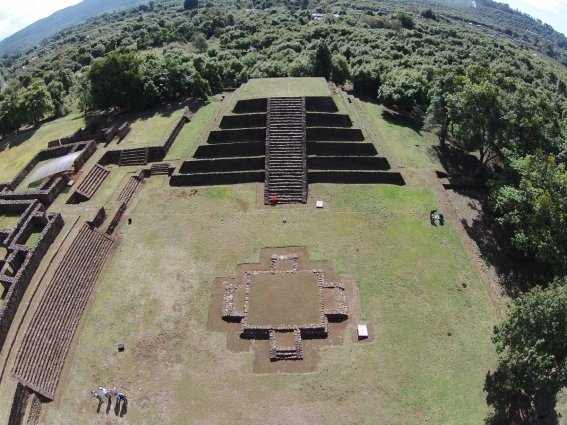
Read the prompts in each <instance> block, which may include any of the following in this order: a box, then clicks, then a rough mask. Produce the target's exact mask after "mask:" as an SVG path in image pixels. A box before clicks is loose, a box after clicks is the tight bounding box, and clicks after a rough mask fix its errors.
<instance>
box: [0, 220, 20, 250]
mask: <svg viewBox="0 0 567 425" xmlns="http://www.w3.org/2000/svg"><path fill="white" fill-rule="evenodd" d="M20 216H21V214H17V213H0V229H11V228H12V227H14V226H15V225H16V223H18V220H19V219H20ZM0 254H1V252H0Z"/></svg>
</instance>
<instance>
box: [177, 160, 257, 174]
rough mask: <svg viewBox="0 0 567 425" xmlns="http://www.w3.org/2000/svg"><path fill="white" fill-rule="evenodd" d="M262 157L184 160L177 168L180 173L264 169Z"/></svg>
mask: <svg viewBox="0 0 567 425" xmlns="http://www.w3.org/2000/svg"><path fill="white" fill-rule="evenodd" d="M264 166H265V159H264V158H263V157H251V158H227V159H222V158H221V159H201V160H198V161H195V160H193V161H185V162H183V164H182V165H181V167H180V168H179V172H180V173H183V174H185V173H219V172H227V171H253V170H261V171H264Z"/></svg>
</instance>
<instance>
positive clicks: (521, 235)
mask: <svg viewBox="0 0 567 425" xmlns="http://www.w3.org/2000/svg"><path fill="white" fill-rule="evenodd" d="M511 165H512V169H513V170H514V172H515V173H516V174H517V176H518V182H517V183H516V182H510V183H507V184H504V185H501V186H500V187H498V189H497V190H496V192H495V194H494V205H495V208H496V211H497V212H498V213H499V214H500V217H499V219H498V220H499V221H500V223H501V224H502V225H504V226H505V227H506V228H508V229H510V230H511V232H512V235H513V236H512V242H513V244H514V246H515V247H516V248H518V249H519V250H520V251H522V252H524V253H525V254H527V255H533V256H535V257H536V258H537V259H539V260H540V261H541V262H543V263H546V264H549V265H550V266H552V267H554V268H555V269H557V270H558V271H565V268H566V265H567V226H566V225H565V224H566V223H567V169H566V165H565V164H561V163H557V161H556V159H555V157H554V156H553V155H549V154H544V153H543V152H541V151H540V152H538V153H536V154H534V155H528V156H526V157H525V158H520V159H517V160H514V161H512V164H511Z"/></svg>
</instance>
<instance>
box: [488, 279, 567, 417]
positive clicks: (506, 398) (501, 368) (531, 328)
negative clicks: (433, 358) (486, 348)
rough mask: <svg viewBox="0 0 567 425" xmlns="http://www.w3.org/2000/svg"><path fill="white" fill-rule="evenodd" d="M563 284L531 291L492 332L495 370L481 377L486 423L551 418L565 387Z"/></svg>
mask: <svg viewBox="0 0 567 425" xmlns="http://www.w3.org/2000/svg"><path fill="white" fill-rule="evenodd" d="M565 335H567V281H566V280H565V279H563V280H558V281H556V282H555V283H554V284H552V285H551V286H550V287H549V288H548V289H542V288H535V289H533V290H531V291H530V292H528V293H526V294H524V295H523V296H521V297H520V298H519V299H517V300H516V301H515V302H514V304H513V306H512V309H511V310H510V314H509V315H508V317H507V319H506V320H505V321H504V322H503V323H502V324H500V325H498V326H496V327H495V329H494V337H493V341H494V343H495V344H496V351H497V352H498V354H499V362H498V370H497V372H495V373H494V374H492V375H490V374H489V375H488V376H487V381H486V385H485V390H486V391H487V392H488V401H489V403H490V404H492V405H493V406H494V407H495V408H496V412H495V415H494V416H493V417H492V418H491V420H490V421H489V422H491V423H498V424H500V423H501V424H513V423H523V424H532V423H533V424H535V423H540V422H539V421H538V419H537V418H538V416H541V415H546V416H553V415H554V413H553V412H552V410H553V408H554V407H555V397H556V395H557V393H558V391H559V390H560V389H561V388H562V387H565V386H566V385H567V338H565Z"/></svg>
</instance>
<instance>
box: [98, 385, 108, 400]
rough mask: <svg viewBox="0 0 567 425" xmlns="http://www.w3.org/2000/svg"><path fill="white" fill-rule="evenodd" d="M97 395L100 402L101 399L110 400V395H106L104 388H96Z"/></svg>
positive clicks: (106, 391)
mask: <svg viewBox="0 0 567 425" xmlns="http://www.w3.org/2000/svg"><path fill="white" fill-rule="evenodd" d="M98 395H99V397H100V399H101V400H102V398H103V397H108V398H110V395H109V394H108V390H107V389H106V388H104V387H98Z"/></svg>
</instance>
